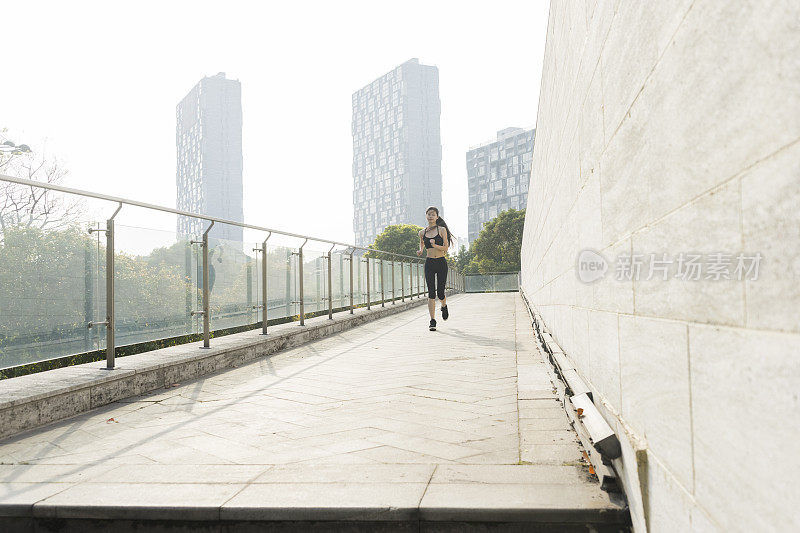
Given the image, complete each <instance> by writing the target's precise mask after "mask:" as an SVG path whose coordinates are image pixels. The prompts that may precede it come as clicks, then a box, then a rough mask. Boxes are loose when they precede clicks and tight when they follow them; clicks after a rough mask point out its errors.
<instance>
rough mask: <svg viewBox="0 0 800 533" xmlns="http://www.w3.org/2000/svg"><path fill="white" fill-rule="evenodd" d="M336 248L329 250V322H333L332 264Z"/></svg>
mask: <svg viewBox="0 0 800 533" xmlns="http://www.w3.org/2000/svg"><path fill="white" fill-rule="evenodd" d="M334 246H336V245H335V244H334V245H332V246H331V249H330V250H328V320H333V267H332V263H331V261H332V256H331V252H332V251H333V247H334Z"/></svg>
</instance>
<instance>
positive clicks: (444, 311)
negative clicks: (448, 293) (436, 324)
mask: <svg viewBox="0 0 800 533" xmlns="http://www.w3.org/2000/svg"><path fill="white" fill-rule="evenodd" d="M448 317H450V311H448V310H447V306H446V305H443V306H442V320H447V319H448Z"/></svg>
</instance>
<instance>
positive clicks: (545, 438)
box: [0, 293, 610, 512]
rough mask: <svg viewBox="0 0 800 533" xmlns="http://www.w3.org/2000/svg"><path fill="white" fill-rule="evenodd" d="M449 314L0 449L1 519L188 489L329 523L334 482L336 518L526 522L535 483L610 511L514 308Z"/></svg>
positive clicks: (298, 352) (455, 305) (66, 424)
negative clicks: (426, 508) (427, 510)
mask: <svg viewBox="0 0 800 533" xmlns="http://www.w3.org/2000/svg"><path fill="white" fill-rule="evenodd" d="M450 307H451V313H452V314H451V318H450V320H448V321H447V322H444V321H442V320H441V319H440V320H439V330H438V331H436V332H429V331H428V329H427V322H428V317H427V310H426V309H424V308H418V309H414V310H410V311H407V312H404V313H401V314H398V315H394V316H391V317H387V318H384V319H381V320H378V321H375V322H372V323H368V324H366V325H364V326H361V327H359V328H356V329H353V330H349V331H346V332H343V333H340V334H337V335H334V336H331V337H329V338H326V339H324V340H320V341H317V342H314V343H310V344H307V345H304V346H300V347H297V348H294V349H291V350H288V351H286V352H283V353H279V354H276V355H273V356H272V357H269V358H265V359H263V360H259V361H257V362H255V363H251V364H248V365H246V366H243V367H240V368H237V369H233V370H228V371H225V372H221V373H218V374H215V375H211V376H208V377H205V378H202V379H198V380H196V381H192V382H190V383H176V384H174V385H173V386H172V387H170V388H168V389H166V390H161V391H158V392H156V393H154V394H150V395H147V396H144V397H137V398H131V399H129V400H126V401H122V402H117V403H115V404H112V405H110V406H106V407H104V408H101V409H98V410H94V411H92V412H89V413H86V414H84V415H81V416H78V417H75V418H72V419H69V420H66V421H62V422H59V423H56V424H53V425H51V426H48V427H44V428H40V429H38V430H34V431H32V432H29V433H27V434H22V435H18V436H16V437H14V438H11V439H6V440H5V441H0V463H2V464H0V483H1V484H0V503H8V502H12V503H13V502H15V501H20V502H23V503H25V502H31V503H35V502H41V501H42V500H44V499H46V498H48V497H49V499H46V500H45V502H46V503H47V502H51V503H52V504H53V505H57V504H64V503H70V502H71V503H77V502H80V501H82V499H83V500H86V499H87V498H89V499H91V500H92V501H98V502H101V503H102V501H104V500H103V497H101V496H98V494H105V493H106V492H108V493H110V494H114V495H115V496H114V498H115V500H114V501H122V500H124V501H127V502H134V503H135V502H139V504H141V505H144V504H145V503H146V501H147V500H148V498H151V499H152V498H154V497H156V496H154V495H160V496H158V497H159V498H161V501H162V502H163V501H167V502H168V501H170V498H181V497H182V496H181V495H182V492H181V491H182V490H183V489H181V487H182V486H183V485H181V484H186V487H185V489H186V490H187V491H189V490H190V488H191V487H194V489H192V490H196V489H197V487H198V486H202V487H203V489H202V496H201V497H200V499H201V500H202V501H200V502H198V505H204V503H203V502H206V501H210V502H217V503H218V504H219V508H221V509H226V508H238V507H241V506H244V507H248V506H249V507H252V506H254V505H256V504H255V503H254V502H262V503H263V502H265V501H268V502H270V505H272V506H275V505H280V506H283V507H286V506H290V505H294V504H297V502H303V501H306V502H307V501H308V500H309V499H314V498H316V500H315V501H316V505H317V506H319V505H322V506H324V503H325V502H326V501H327V500H325V498H328V496H326V494H327V491H328V490H330V485H327V488H325V489H324V490H320V489H319V487H320V484H326V483H327V484H331V483H334V484H338V485H344V486H347V487H348V488H347V490H345V491H344V492H342V491H341V490H340V491H336V493H337V494H338V495H339V496H338V498H339V500H337V501H339V502H340V504H341V501H342V498H344V501H350V500H353V501H358V502H360V503H361V504H363V503H364V501H368V502H372V501H373V500H374V501H376V502H379V503H380V502H386V501H389V502H390V503H391V505H392V506H395V507H396V506H399V505H400V504H399V503H396V502H395V500H396V499H397V498H400V499H401V500H402V501H403V502H406V500H404V498H407V500H408V501H407V502H406V503H408V502H410V505H411V506H412V507H414V506H420V505H422V504H423V503H424V502H425V501H431V502H434V503H433V504H432V505H436V504H438V503H440V504H442V505H451V504H452V501H450V500H452V498H453V497H454V495H457V497H458V501H459V502H462V503H464V505H468V504H469V502H473V503H474V502H476V501H479V502H484V503H487V502H488V504H489V505H491V504H492V501H495V500H496V502H497V503H498V504H500V503H502V504H507V503H508V502H517V503H519V504H520V505H524V504H525V502H526V501H528V499H530V498H531V497H533V496H530V495H529V494H530V491H527V492H526V490H527V489H526V487H529V485H530V484H539V485H542V486H544V485H547V486H552V487H558V486H562V487H566V486H568V487H569V490H567V489H564V490H561V492H559V490H554V491H551V492H552V494H550V493H548V494H550V495H549V496H547V497H546V498H545V500H547V498H550V499H552V500H553V505H565V504H566V505H570V502H574V505H578V506H581V505H582V506H588V507H591V508H600V507H606V506H609V505H610V504H609V502H608V498H607V495H605V494H604V493H602V492H601V491H600V490H599V488H598V487H597V484H596V483H593V482H591V480H590V479H589V477H588V474H587V472H586V470H585V468H584V467H583V466H582V464H581V457H582V454H581V449H580V446H579V444H578V441H577V438H576V435H575V433H574V431H573V430H572V429H571V428H570V426H569V423H568V421H567V418H566V415H565V413H564V410H563V407H561V406H560V404H559V403H558V400H556V397H555V394H554V390H553V386H552V382H551V381H550V377H549V374H548V370H547V369H548V366H547V364H546V363H545V361H544V359H543V357H542V355H541V353H540V352H539V350H538V347H537V345H536V343H535V340H534V336H533V332H532V330H531V326H530V320H529V318H528V315H527V313H526V312H525V309H524V304H523V303H522V300H521V298H520V296H519V295H518V294H516V293H501V294H477V295H459V296H455V297H452V298H451V299H450ZM165 484H171V485H170V490H169V491H166V492H165V491H164V490H162V489H163V485H165ZM281 484H282V485H281ZM123 485H124V486H123ZM189 485H191V487H189ZM276 487H279V488H276ZM265 491H266V492H265ZM406 493H407V494H406ZM88 494H91V496H87V495H88ZM123 494H124V495H125V497H124V498H123V496H121V495H123ZM164 494H168V495H166V496H165V495H164ZM192 494H194V493H192ZM343 494H347V496H346V497H345V496H343ZM423 495H424V498H423ZM108 497H109V498H111V497H112V496H108ZM535 497H536V498H538V499H537V504H538V505H541V501H542V494H541V492H540V493H538V495H537V496H535ZM126 498H127V499H126ZM183 498H184V500H181V501H185V498H186V496H185V495H184V496H183ZM348 498H349V499H348ZM359 498H361V499H360V500H359ZM320 499H321V500H320ZM320 501H322V502H323V503H320ZM547 501H549V500H547ZM393 502H394V503H393ZM448 502H449V503H448ZM328 503H330V504H331V505H333V503H332V500H331V502H328ZM401 503H402V502H401ZM213 505H216V503H214V504H213ZM213 505H212V506H213ZM237 506H238V507H237ZM249 507H248V508H249ZM218 512H219V511H218Z"/></svg>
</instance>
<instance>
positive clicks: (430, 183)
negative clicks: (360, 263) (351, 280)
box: [352, 59, 443, 246]
mask: <svg viewBox="0 0 800 533" xmlns="http://www.w3.org/2000/svg"><path fill="white" fill-rule="evenodd" d="M440 114H441V105H440V102H439V69H438V68H436V67H435V66H428V65H420V64H419V60H418V59H411V60H409V61H406V62H405V63H403V64H402V65H400V66H398V67H397V68H395V69H394V70H392V71H391V72H389V73H388V74H385V75H383V76H381V77H380V78H378V79H377V80H375V81H373V82H372V83H370V84H369V85H367V86H366V87H364V88H363V89H361V90H359V91H357V92H356V93H354V94H353V124H352V131H353V231H354V232H355V240H356V244H357V245H359V246H367V245H369V244H372V242H373V241H374V240H375V237H376V236H377V235H378V234H380V233H381V232H382V231H383V229H384V228H385V227H386V226H389V225H391V224H418V225H423V224H424V223H425V208H426V207H428V206H430V205H435V206H437V207H439V213H440V214H443V209H442V144H441V139H440V135H439V116H440Z"/></svg>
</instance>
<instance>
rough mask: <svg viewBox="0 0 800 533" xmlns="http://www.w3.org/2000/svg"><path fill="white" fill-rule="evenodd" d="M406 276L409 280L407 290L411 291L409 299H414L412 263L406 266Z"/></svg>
mask: <svg viewBox="0 0 800 533" xmlns="http://www.w3.org/2000/svg"><path fill="white" fill-rule="evenodd" d="M408 274H409V276H410V279H409V280H408V283H409V287H408V288H409V289H410V290H411V299H412V300H413V299H414V263H413V262H411V263H409V264H408Z"/></svg>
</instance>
